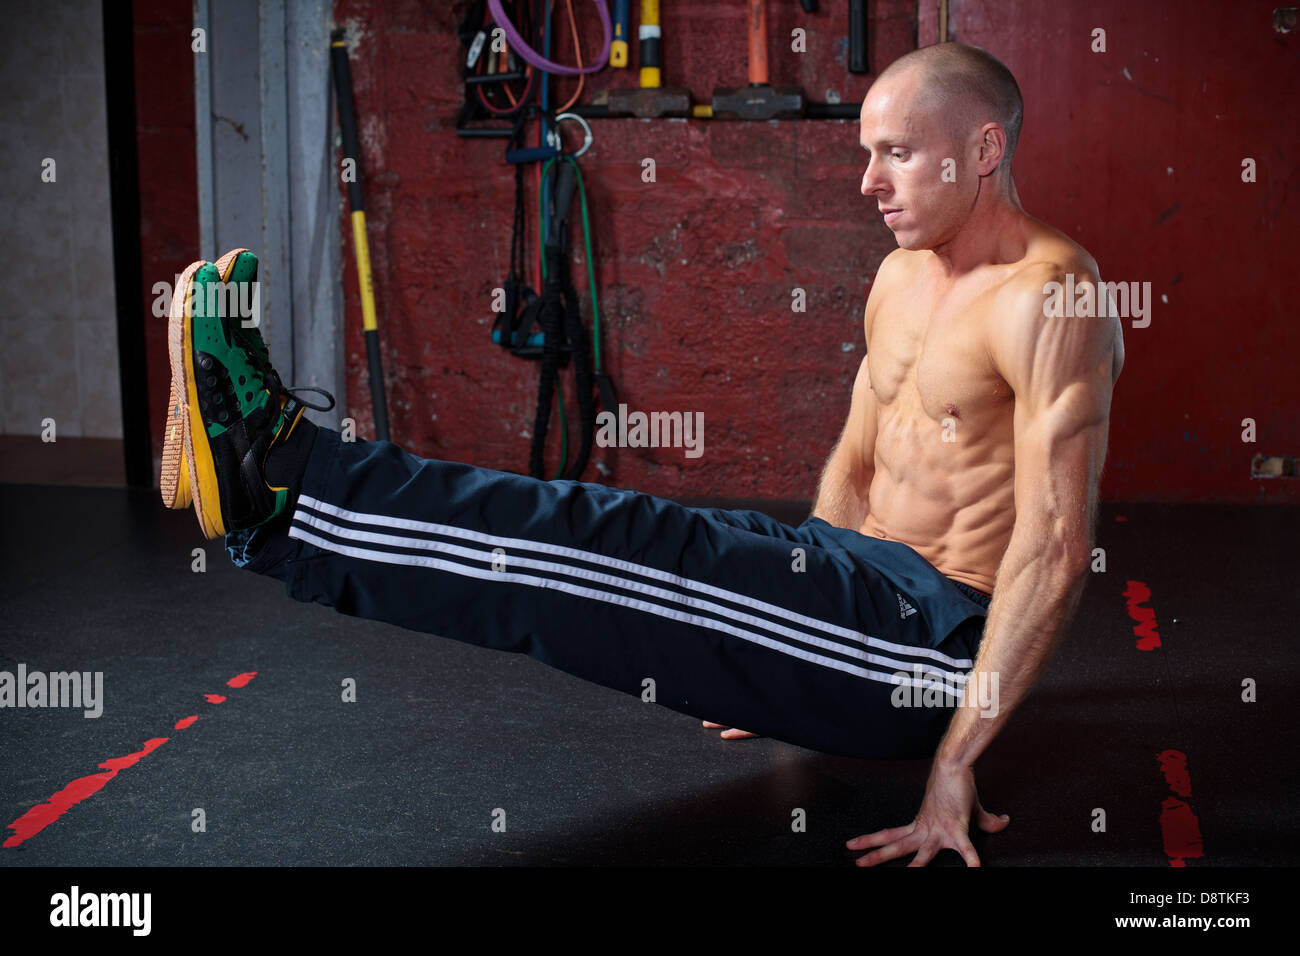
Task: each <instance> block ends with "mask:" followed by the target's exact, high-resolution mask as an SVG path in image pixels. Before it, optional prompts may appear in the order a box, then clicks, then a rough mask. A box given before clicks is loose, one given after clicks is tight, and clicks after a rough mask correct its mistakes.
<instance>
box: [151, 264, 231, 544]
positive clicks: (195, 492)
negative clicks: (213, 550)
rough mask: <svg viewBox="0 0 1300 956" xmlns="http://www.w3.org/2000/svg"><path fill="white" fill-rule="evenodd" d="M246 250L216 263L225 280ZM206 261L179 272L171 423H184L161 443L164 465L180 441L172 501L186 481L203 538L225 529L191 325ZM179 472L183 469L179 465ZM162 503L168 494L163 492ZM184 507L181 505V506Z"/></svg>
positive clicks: (171, 344) (171, 326) (171, 330)
mask: <svg viewBox="0 0 1300 956" xmlns="http://www.w3.org/2000/svg"><path fill="white" fill-rule="evenodd" d="M246 251H247V250H245V249H234V250H232V251H230V252H228V253H226V254H225V255H224V256H222V257H221V258H220V259H218V260H217V261H216V262H215V263H214V266H215V268H216V270H217V275H218V276H219V277H220V279H221V281H222V282H224V281H226V279H228V278H229V277H230V271H231V268H232V266H233V264H234V260H235V256H237V255H238V254H239V253H241V252H246ZM204 265H206V262H205V261H204V260H200V261H198V262H194V263H191V264H190V265H189V267H188V268H186V270H185V271H184V272H183V273H181V280H180V282H178V283H177V285H176V290H175V291H174V292H173V294H172V307H171V312H170V314H169V319H168V325H167V353H168V357H169V359H170V362H171V371H172V395H173V401H176V402H178V403H179V402H181V401H182V400H183V404H184V407H183V408H181V407H180V406H179V405H178V406H177V410H179V414H178V415H176V417H175V419H173V421H177V420H178V421H179V422H181V423H183V425H184V427H178V428H173V427H170V423H169V428H168V437H167V442H165V443H164V446H163V462H164V468H166V467H167V465H166V463H167V462H168V460H169V451H168V443H170V444H172V445H173V446H174V444H175V442H174V440H173V435H175V438H178V439H179V440H180V446H181V452H180V453H179V455H178V454H177V453H176V452H175V451H174V450H173V451H172V452H171V455H170V457H171V460H177V459H180V460H183V462H184V466H185V467H184V470H185V472H186V479H188V481H187V482H183V481H182V479H180V478H179V477H178V478H177V479H176V482H175V485H176V493H175V494H174V495H173V501H175V500H177V499H178V498H180V497H182V496H183V492H182V491H181V485H182V483H186V484H188V489H186V490H187V491H188V494H189V496H190V497H191V498H192V500H193V504H194V513H195V515H197V516H198V519H199V527H200V528H201V529H202V531H203V534H204V536H205V537H207V538H209V539H212V538H220V537H223V536H224V535H225V533H226V525H225V521H224V520H223V519H222V517H221V494H220V490H219V488H218V486H217V473H216V466H215V465H214V463H213V460H212V448H211V446H210V445H209V444H208V440H207V436H208V433H207V428H206V427H205V426H204V424H203V416H202V413H201V412H200V411H199V395H198V387H197V385H196V384H195V378H194V349H193V347H192V346H191V344H190V343H192V342H193V341H194V337H193V331H192V323H193V319H194V313H193V307H192V298H191V296H190V290H191V289H192V288H193V286H194V273H195V272H197V271H198V270H199V269H200V268H202V267H203V266H204ZM178 471H179V469H178ZM163 501H164V503H166V501H167V493H166V491H164V497H163ZM181 507H183V505H182V506H181Z"/></svg>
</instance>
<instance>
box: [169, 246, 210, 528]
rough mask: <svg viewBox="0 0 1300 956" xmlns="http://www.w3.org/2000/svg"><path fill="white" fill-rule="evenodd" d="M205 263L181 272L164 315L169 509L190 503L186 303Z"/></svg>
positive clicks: (193, 265) (192, 265) (176, 508)
mask: <svg viewBox="0 0 1300 956" xmlns="http://www.w3.org/2000/svg"><path fill="white" fill-rule="evenodd" d="M203 264H204V261H203V260H201V259H200V260H199V261H198V262H192V263H190V265H189V266H188V267H187V268H186V269H185V271H184V272H182V273H181V275H180V278H179V279H178V280H177V282H176V288H175V289H173V290H172V304H171V310H170V311H169V312H168V318H167V357H168V364H169V365H170V366H171V373H172V384H171V396H170V404H169V405H168V408H167V421H166V423H165V425H164V426H163V428H164V434H163V453H162V473H161V475H160V478H159V482H158V485H159V488H160V490H161V491H162V500H163V504H164V505H166V506H167V507H168V508H172V509H175V510H180V509H182V508H188V507H189V506H190V505H191V504H192V503H193V500H194V499H193V496H192V495H191V493H190V476H189V470H190V469H189V466H188V465H187V464H186V459H187V456H188V452H187V451H186V446H187V445H188V444H189V431H190V427H189V403H188V402H187V401H186V388H185V361H184V358H183V356H184V352H185V344H184V343H185V316H184V313H185V305H186V301H187V297H188V294H189V288H190V285H191V283H192V281H193V279H194V273H195V272H197V271H198V269H199V267H200V266H202V265H203Z"/></svg>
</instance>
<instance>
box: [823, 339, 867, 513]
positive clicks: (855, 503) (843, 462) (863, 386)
mask: <svg viewBox="0 0 1300 956" xmlns="http://www.w3.org/2000/svg"><path fill="white" fill-rule="evenodd" d="M875 449H876V397H875V393H874V392H872V390H871V372H870V371H869V370H868V368H867V359H866V356H863V358H862V364H861V365H859V366H858V377H857V379H855V380H854V383H853V397H852V400H851V401H850V403H849V417H848V420H847V421H846V422H845V424H844V432H843V433H842V434H841V435H840V440H839V442H837V443H836V445H835V450H834V451H832V452H831V456H830V458H828V459H827V460H826V467H825V468H824V469H822V479H821V484H819V485H818V487H817V503H816V504H815V505H814V506H813V510H812V513H813V517H816V518H821V519H822V520H823V521H826V522H827V523H829V524H833V525H835V526H836V527H837V528H849V529H851V530H853V531H857V530H859V529H860V528H861V527H862V523H863V522H864V521H866V520H867V514H868V512H869V511H870V506H869V503H868V498H867V493H868V492H869V491H870V489H871V478H872V476H873V475H874V474H875V473H876V463H875Z"/></svg>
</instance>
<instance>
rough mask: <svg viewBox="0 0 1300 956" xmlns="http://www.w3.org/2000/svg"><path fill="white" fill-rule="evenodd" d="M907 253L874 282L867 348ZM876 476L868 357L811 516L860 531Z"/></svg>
mask: <svg viewBox="0 0 1300 956" xmlns="http://www.w3.org/2000/svg"><path fill="white" fill-rule="evenodd" d="M902 252H903V250H901V249H895V250H894V251H893V252H891V253H890V254H889V255H887V256H885V258H884V259H883V260H882V261H881V263H880V268H879V269H877V270H876V278H875V281H873V282H872V283H871V292H870V294H868V295H867V305H866V308H865V309H863V312H862V335H863V341H864V342H865V343H866V348H868V349H869V348H870V347H871V327H872V324H873V320H874V317H875V314H876V310H877V309H878V308H879V305H880V302H881V300H882V299H883V298H884V296H885V292H886V290H887V288H888V286H889V283H890V282H892V281H893V277H894V275H895V273H896V272H897V270H898V268H899V266H898V262H899V261H900V260H899V257H900V256H901V254H902ZM875 473H876V393H875V392H874V391H872V388H871V370H870V368H869V367H868V363H867V356H865V355H864V356H863V357H862V364H861V365H859V366H858V375H857V378H856V379H854V382H853V395H852V398H851V399H850V402H849V417H848V420H847V421H846V422H845V423H844V431H843V432H842V433H841V434H840V440H839V442H837V443H836V445H835V450H834V451H832V452H831V456H830V458H828V459H827V460H826V467H825V468H823V469H822V478H821V483H820V484H819V485H818V487H817V503H816V504H815V505H813V510H812V513H813V517H814V518H821V519H822V520H823V521H825V522H827V523H828V524H833V525H835V526H836V527H837V528H849V529H851V530H853V531H859V530H861V528H862V525H863V523H864V522H865V521H866V520H867V515H868V514H869V513H870V510H871V508H870V503H869V500H868V492H869V491H870V490H871V479H872V477H873V476H874V475H875Z"/></svg>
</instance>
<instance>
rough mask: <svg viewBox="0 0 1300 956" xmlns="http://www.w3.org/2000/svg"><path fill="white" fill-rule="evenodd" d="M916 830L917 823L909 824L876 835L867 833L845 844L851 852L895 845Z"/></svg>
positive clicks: (878, 831) (878, 832)
mask: <svg viewBox="0 0 1300 956" xmlns="http://www.w3.org/2000/svg"><path fill="white" fill-rule="evenodd" d="M915 829H916V824H915V823H909V824H908V825H907V826H905V827H894V828H893V829H891V830H877V831H876V832H875V833H866V834H863V835H862V836H860V837H854V838H853V839H852V840H850V841H849V842H848V843H846V844H845V846H847V847H848V848H849V849H850V850H866V849H868V848H870V847H873V846H884V845H885V844H887V843H893V842H894V841H895V840H901V839H903V837H905V836H908V835H910V834H911V833H912V831H914V830H915Z"/></svg>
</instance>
